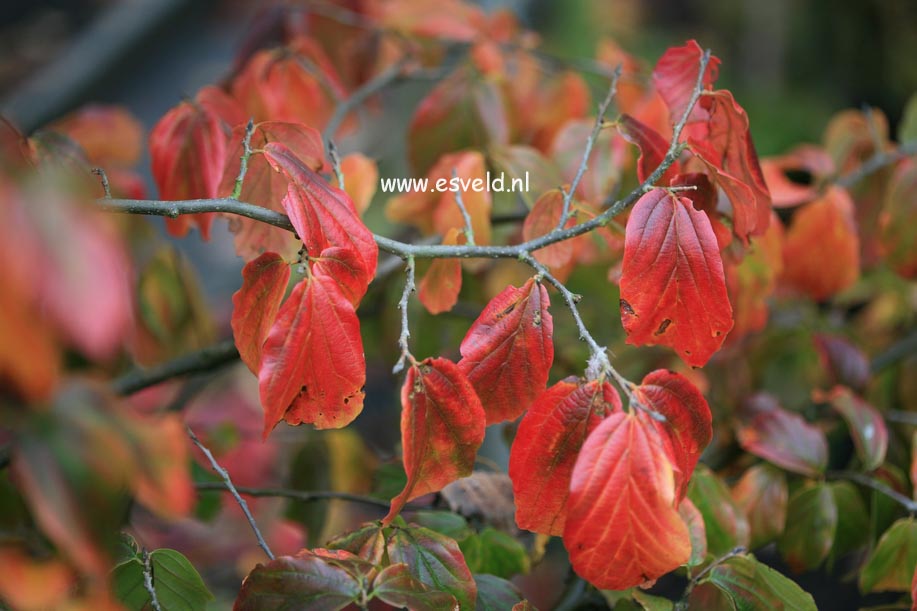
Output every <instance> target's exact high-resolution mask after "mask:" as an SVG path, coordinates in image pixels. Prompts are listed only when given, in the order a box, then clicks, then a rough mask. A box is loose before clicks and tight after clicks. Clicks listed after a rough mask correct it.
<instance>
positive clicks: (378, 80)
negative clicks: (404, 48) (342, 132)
mask: <svg viewBox="0 0 917 611" xmlns="http://www.w3.org/2000/svg"><path fill="white" fill-rule="evenodd" d="M406 63H407V60H404V59H403V60H401V61H398V62H395V63H394V64H392V65H391V66H389V67H387V68H386V69H385V70H383V71H382V72H380V73H379V74H377V75H376V76H374V77H373V78H371V79H369V80H368V81H366V82H365V83H363V84H362V85H360V86H359V87H358V88H356V89H354V90H353V92H352V93H351V94H350V95H349V96H348V97H347V99H346V100H344V101H343V102H341V103H340V104H338V105H337V107H336V108H335V109H334V114H333V115H331V118H330V119H328V123H327V124H326V125H325V129H324V130H323V131H322V138H323V139H324V140H325V142H326V143H329V142H331V139H332V138H334V135H335V134H336V133H337V131H338V129H339V128H340V127H341V124H342V123H343V122H344V119H346V118H347V115H349V114H350V113H351V111H353V110H355V109H356V108H358V107H359V106H360V105H362V104H363V102H365V101H366V100H367V99H369V98H370V97H372V96H373V95H374V94H376V93H379V92H380V91H382V90H383V89H385V88H386V87H388V86H389V85H390V84H392V83H394V82H395V81H397V80H398V79H399V78H400V77H401V76H402V73H403V70H404V67H405V64H406ZM342 184H343V183H342Z"/></svg>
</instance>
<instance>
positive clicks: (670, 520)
mask: <svg viewBox="0 0 917 611" xmlns="http://www.w3.org/2000/svg"><path fill="white" fill-rule="evenodd" d="M666 455H667V452H666V450H665V447H664V443H663V440H662V438H661V437H660V436H659V433H658V432H657V431H656V429H655V427H653V426H649V425H648V424H647V423H646V421H645V419H643V418H641V417H639V416H638V415H637V414H636V413H635V412H631V413H624V412H615V413H613V414H611V415H610V416H608V417H607V418H606V419H605V420H604V421H603V422H602V423H601V424H599V426H598V427H597V428H596V429H595V430H594V431H593V432H592V433H591V434H590V435H589V438H588V439H586V443H584V444H583V447H582V449H581V450H580V454H579V458H578V459H577V461H576V465H575V467H574V468H573V476H572V478H571V480H570V501H569V509H568V513H567V522H566V525H565V527H564V535H563V538H564V546H565V547H566V548H567V551H568V552H569V553H570V562H571V564H572V565H573V570H575V571H576V573H577V574H578V575H579V576H580V577H582V578H583V579H585V580H586V581H588V582H589V583H591V584H592V585H594V586H595V587H597V588H601V589H603V590H604V589H607V590H624V589H626V588H630V587H633V586H639V585H644V584H649V583H652V582H653V581H654V580H656V579H658V578H659V577H661V576H662V575H665V574H666V573H668V572H669V571H671V570H673V569H676V568H678V567H679V566H681V565H682V564H684V563H686V562H687V561H688V559H689V558H690V557H691V540H690V537H689V533H688V527H687V526H686V525H685V523H684V521H683V520H682V519H681V516H680V515H679V513H678V510H677V508H676V504H677V503H676V494H675V478H674V472H673V469H672V465H671V464H670V463H669V461H668V458H667V456H666Z"/></svg>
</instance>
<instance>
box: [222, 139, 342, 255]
mask: <svg viewBox="0 0 917 611" xmlns="http://www.w3.org/2000/svg"><path fill="white" fill-rule="evenodd" d="M244 135H245V126H244V125H240V126H238V127H237V128H236V129H235V130H233V134H232V139H231V142H230V144H229V147H228V153H227V157H226V166H225V167H224V168H223V179H222V181H221V183H220V188H219V190H218V194H219V195H220V196H221V197H226V196H229V195H231V194H232V192H233V189H234V188H235V184H236V178H237V177H238V176H239V164H240V158H241V156H242V153H243V147H242V139H243V137H244ZM269 142H281V143H283V144H284V145H285V146H286V147H287V148H289V149H290V150H291V151H293V153H294V154H295V155H296V157H297V158H298V159H299V160H300V161H302V162H303V163H304V164H306V165H308V166H309V167H310V168H312V169H314V170H316V171H319V170H320V169H321V168H322V167H323V164H324V145H323V144H322V137H321V134H319V133H318V132H317V131H315V130H314V129H312V128H311V127H306V126H305V125H299V124H296V123H280V122H277V121H268V122H264V123H256V124H255V130H254V132H253V133H252V139H251V146H252V149H254V150H261V149H263V148H264V146H265V145H266V144H268V143H269ZM288 184H289V179H288V178H287V176H286V174H284V173H281V172H275V171H274V170H273V168H271V166H270V164H269V163H268V162H267V159H266V158H265V157H264V155H260V154H255V155H252V156H251V157H250V158H249V160H248V172H247V173H246V175H245V180H244V182H243V183H242V193H241V194H240V195H239V199H240V200H242V201H245V202H249V203H252V204H257V205H259V206H263V207H264V208H268V209H269V210H274V211H275V212H283V207H282V206H281V204H280V202H281V200H282V199H283V198H284V196H286V194H287V186H288ZM228 219H229V229H230V230H231V231H232V232H233V233H234V234H235V246H236V253H238V254H239V256H241V257H243V258H245V259H246V260H248V259H254V258H255V257H257V256H258V255H260V254H261V253H262V252H263V251H265V250H269V251H273V252H276V253H279V254H280V255H282V256H285V257H288V258H292V257H293V256H294V255H295V254H296V251H297V250H299V242H297V241H296V239H295V237H294V236H293V235H292V234H291V233H290V232H289V231H286V230H285V229H280V228H279V227H273V226H271V225H267V224H265V223H261V222H259V221H255V220H253V219H248V218H245V217H240V216H236V215H230V216H228Z"/></svg>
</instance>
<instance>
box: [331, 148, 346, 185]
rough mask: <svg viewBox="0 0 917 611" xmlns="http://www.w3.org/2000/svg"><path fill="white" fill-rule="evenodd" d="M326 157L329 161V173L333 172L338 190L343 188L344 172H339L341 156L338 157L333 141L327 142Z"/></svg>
mask: <svg viewBox="0 0 917 611" xmlns="http://www.w3.org/2000/svg"><path fill="white" fill-rule="evenodd" d="M328 157H329V158H330V159H331V171H332V172H334V177H335V178H336V179H337V181H338V188H340V189H343V188H344V171H343V170H341V156H340V155H338V147H337V146H336V145H335V144H334V140H331V139H329V140H328Z"/></svg>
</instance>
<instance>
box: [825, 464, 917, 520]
mask: <svg viewBox="0 0 917 611" xmlns="http://www.w3.org/2000/svg"><path fill="white" fill-rule="evenodd" d="M826 475H827V476H828V478H829V479H842V480H849V481H851V482H856V483H857V484H861V485H863V486H866V487H867V488H872V489H873V490H875V491H876V492H880V493H882V494H884V495H885V496H887V497H888V498H890V499H892V500H893V501H896V502H898V503H900V504H901V506H902V507H904V508H905V509H907V510H908V512H910V513H912V514H913V513H917V501H914V500H911V499H909V498H908V497H906V496H904V495H903V494H901V493H900V492H898V491H897V490H894V489H892V488H891V487H890V486H889V485H888V484H886V483H885V482H882V481H880V480H878V479H876V478H874V477H870V476H868V475H866V474H864V473H859V472H857V471H828V473H827V474H826Z"/></svg>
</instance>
